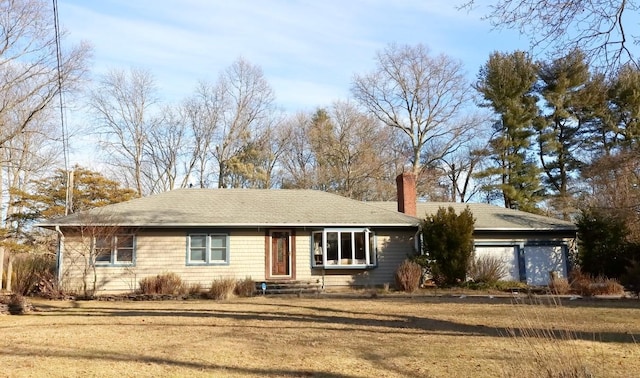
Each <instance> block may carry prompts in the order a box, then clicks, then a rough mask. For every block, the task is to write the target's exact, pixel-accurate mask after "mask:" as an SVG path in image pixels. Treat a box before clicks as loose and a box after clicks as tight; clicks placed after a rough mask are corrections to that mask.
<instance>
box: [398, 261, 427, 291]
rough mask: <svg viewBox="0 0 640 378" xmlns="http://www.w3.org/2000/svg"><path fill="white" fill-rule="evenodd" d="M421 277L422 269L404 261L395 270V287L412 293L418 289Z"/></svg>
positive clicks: (413, 263)
mask: <svg viewBox="0 0 640 378" xmlns="http://www.w3.org/2000/svg"><path fill="white" fill-rule="evenodd" d="M421 277H422V267H421V266H420V265H418V264H417V263H415V262H413V261H410V260H404V261H403V262H402V264H400V266H398V268H397V269H396V287H397V288H398V290H403V291H406V292H409V293H412V292H414V291H416V289H418V286H419V285H420V278H421Z"/></svg>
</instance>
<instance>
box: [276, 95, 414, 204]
mask: <svg viewBox="0 0 640 378" xmlns="http://www.w3.org/2000/svg"><path fill="white" fill-rule="evenodd" d="M284 130H286V133H287V134H286V135H287V136H286V138H284V139H283V142H285V143H286V149H285V151H284V152H283V155H282V159H281V166H282V169H283V171H284V172H283V179H284V181H283V186H285V187H290V188H306V189H318V190H324V191H328V192H333V193H338V194H340V195H343V196H347V197H350V198H355V199H359V200H382V199H389V198H392V197H394V196H395V193H396V191H395V187H394V185H393V182H394V178H395V176H396V175H397V173H398V172H399V171H401V170H402V167H403V160H404V156H402V155H401V154H398V149H399V145H400V143H399V142H398V140H397V139H398V138H397V135H395V134H396V132H397V130H394V129H392V128H389V127H386V126H384V125H382V124H381V123H380V122H379V121H378V120H377V119H376V118H375V117H373V116H371V115H367V114H364V113H362V112H361V111H359V110H358V109H357V108H356V106H355V105H354V104H353V103H350V102H342V101H337V102H335V103H334V104H332V106H331V107H329V108H328V109H319V110H317V111H316V112H315V113H314V114H313V115H303V114H299V115H297V116H296V117H295V118H293V119H291V120H289V122H288V123H287V124H285V128H284ZM381 146H384V147H382V148H381ZM398 161H400V162H398ZM390 192H392V193H393V195H392V196H390V195H389V193H390Z"/></svg>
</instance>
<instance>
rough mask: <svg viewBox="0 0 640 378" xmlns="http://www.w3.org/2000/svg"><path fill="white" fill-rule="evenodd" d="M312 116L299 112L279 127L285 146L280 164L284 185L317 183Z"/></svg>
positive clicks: (304, 185)
mask: <svg viewBox="0 0 640 378" xmlns="http://www.w3.org/2000/svg"><path fill="white" fill-rule="evenodd" d="M310 127H311V116H310V115H309V114H306V113H303V112H298V113H296V114H294V115H293V116H290V117H289V118H288V119H286V120H285V121H284V122H283V123H282V124H281V125H280V128H279V129H278V135H279V137H278V140H279V141H280V144H281V146H282V148H283V154H282V159H281V160H280V166H281V169H282V185H283V186H284V187H287V188H297V189H301V188H312V187H313V185H314V183H315V168H314V167H315V165H316V161H315V155H314V153H313V150H312V148H311V143H310V141H309V138H308V135H309V129H310Z"/></svg>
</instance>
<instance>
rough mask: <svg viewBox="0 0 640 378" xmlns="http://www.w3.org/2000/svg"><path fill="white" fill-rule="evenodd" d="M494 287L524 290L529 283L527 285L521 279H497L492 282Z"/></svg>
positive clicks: (503, 289) (504, 289)
mask: <svg viewBox="0 0 640 378" xmlns="http://www.w3.org/2000/svg"><path fill="white" fill-rule="evenodd" d="M494 287H495V288H496V290H502V291H507V290H525V289H528V288H529V285H527V283H526V282H522V281H513V280H508V281H498V282H496V283H495V284H494Z"/></svg>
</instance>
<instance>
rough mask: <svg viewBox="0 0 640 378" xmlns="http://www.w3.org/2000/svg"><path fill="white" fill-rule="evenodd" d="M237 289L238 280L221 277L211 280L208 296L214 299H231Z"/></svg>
mask: <svg viewBox="0 0 640 378" xmlns="http://www.w3.org/2000/svg"><path fill="white" fill-rule="evenodd" d="M235 289H236V280H235V279H233V278H220V279H216V280H213V282H211V288H209V293H208V297H209V298H212V299H229V298H232V297H233V293H234V291H235Z"/></svg>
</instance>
